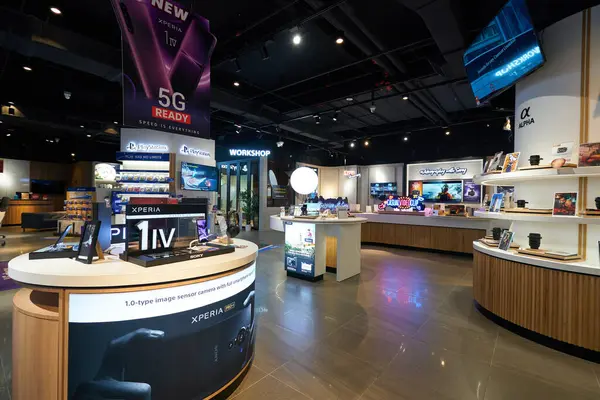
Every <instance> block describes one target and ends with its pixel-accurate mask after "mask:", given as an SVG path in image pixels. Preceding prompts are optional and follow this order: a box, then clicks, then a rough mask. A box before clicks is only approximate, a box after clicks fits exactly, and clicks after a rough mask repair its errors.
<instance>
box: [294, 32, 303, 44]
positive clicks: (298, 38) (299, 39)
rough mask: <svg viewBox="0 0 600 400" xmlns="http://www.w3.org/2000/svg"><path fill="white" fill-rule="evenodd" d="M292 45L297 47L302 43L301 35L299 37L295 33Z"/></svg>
mask: <svg viewBox="0 0 600 400" xmlns="http://www.w3.org/2000/svg"><path fill="white" fill-rule="evenodd" d="M292 43H294V45H296V46H298V45H299V44H300V43H302V35H300V34H299V33H296V34H295V35H294V37H293V38H292Z"/></svg>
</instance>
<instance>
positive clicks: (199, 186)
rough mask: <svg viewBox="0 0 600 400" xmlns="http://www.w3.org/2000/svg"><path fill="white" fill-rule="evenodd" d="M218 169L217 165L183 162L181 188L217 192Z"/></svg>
mask: <svg viewBox="0 0 600 400" xmlns="http://www.w3.org/2000/svg"><path fill="white" fill-rule="evenodd" d="M217 178H218V170H217V168H216V167H209V166H206V165H200V164H192V163H188V162H182V163H181V188H182V189H183V190H198V191H202V192H216V191H217V190H218V188H217Z"/></svg>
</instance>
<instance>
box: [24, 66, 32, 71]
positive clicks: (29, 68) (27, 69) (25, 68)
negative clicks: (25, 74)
mask: <svg viewBox="0 0 600 400" xmlns="http://www.w3.org/2000/svg"><path fill="white" fill-rule="evenodd" d="M23 69H24V70H25V71H31V67H28V66H27V65H23Z"/></svg>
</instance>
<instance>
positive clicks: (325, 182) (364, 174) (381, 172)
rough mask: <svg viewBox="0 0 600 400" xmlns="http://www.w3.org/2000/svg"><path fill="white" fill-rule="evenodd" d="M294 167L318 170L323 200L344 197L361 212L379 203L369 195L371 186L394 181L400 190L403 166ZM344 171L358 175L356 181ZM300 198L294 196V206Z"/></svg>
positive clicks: (298, 164)
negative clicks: (358, 207)
mask: <svg viewBox="0 0 600 400" xmlns="http://www.w3.org/2000/svg"><path fill="white" fill-rule="evenodd" d="M296 167H297V168H299V167H312V168H317V169H318V170H319V186H318V189H317V191H318V193H319V196H323V197H324V198H326V199H328V198H337V197H342V198H343V197H347V198H348V201H349V202H350V204H360V209H361V211H365V207H366V206H367V205H373V204H376V203H378V202H379V201H378V200H377V199H373V198H371V196H370V194H369V193H370V187H371V183H382V182H396V183H397V185H398V188H399V189H400V190H401V187H402V179H403V176H404V164H402V163H399V164H382V165H364V166H357V165H345V166H341V167H321V166H318V165H312V164H304V163H297V164H296ZM344 171H352V172H353V173H359V174H361V176H360V177H358V178H349V177H348V176H346V175H344ZM300 202H301V199H300V198H299V197H298V196H297V197H296V203H297V204H299V203H300Z"/></svg>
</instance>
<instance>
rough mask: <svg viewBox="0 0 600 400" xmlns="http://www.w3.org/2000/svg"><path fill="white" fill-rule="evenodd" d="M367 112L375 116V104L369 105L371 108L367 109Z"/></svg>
mask: <svg viewBox="0 0 600 400" xmlns="http://www.w3.org/2000/svg"><path fill="white" fill-rule="evenodd" d="M369 111H371V114H375V111H377V106H376V105H375V102H372V103H371V107H369Z"/></svg>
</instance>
